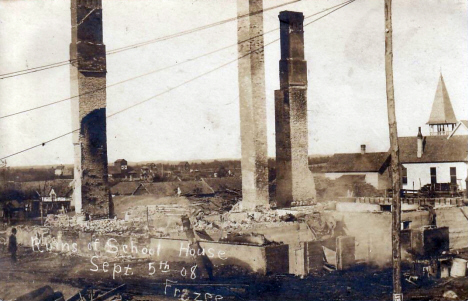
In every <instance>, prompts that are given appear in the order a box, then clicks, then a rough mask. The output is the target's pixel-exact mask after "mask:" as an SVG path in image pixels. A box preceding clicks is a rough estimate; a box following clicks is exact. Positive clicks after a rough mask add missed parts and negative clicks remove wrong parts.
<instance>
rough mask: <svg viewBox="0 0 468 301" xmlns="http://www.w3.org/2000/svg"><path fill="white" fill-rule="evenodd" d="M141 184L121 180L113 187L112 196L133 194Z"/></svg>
mask: <svg viewBox="0 0 468 301" xmlns="http://www.w3.org/2000/svg"><path fill="white" fill-rule="evenodd" d="M139 186H140V183H138V182H119V183H117V184H116V185H114V186H112V187H111V189H110V190H111V194H112V196H118V195H132V194H133V193H134V192H135V191H136V190H137V188H138V187H139Z"/></svg>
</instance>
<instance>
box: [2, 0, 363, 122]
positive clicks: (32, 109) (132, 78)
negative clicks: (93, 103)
mask: <svg viewBox="0 0 468 301" xmlns="http://www.w3.org/2000/svg"><path fill="white" fill-rule="evenodd" d="M353 1H355V0H350V1H346V2H343V3H341V4H338V5H335V6H332V7H329V8H326V9H324V10H322V11H320V12H317V13H314V14H312V15H310V16H307V17H305V18H304V19H308V18H311V17H313V16H316V15H319V14H321V13H323V12H326V11H328V10H330V9H333V8H336V7H338V6H340V7H341V6H343V5H348V4H349V3H351V2H353ZM335 10H336V9H335ZM335 10H333V11H335ZM333 11H332V12H333ZM332 12H330V13H332ZM330 13H328V14H326V15H329V14H330ZM326 15H324V16H326ZM324 16H323V17H324ZM323 17H321V18H323ZM321 18H318V19H317V20H319V19H321ZM315 21H316V20H314V21H312V23H313V22H315ZM308 24H310V23H308ZM308 24H306V25H305V26H307V25H308ZM278 29H279V28H275V29H272V30H269V31H266V32H264V33H263V34H260V35H257V36H254V37H252V38H250V39H246V40H243V41H240V42H237V43H234V44H231V45H228V46H224V47H222V48H218V49H216V50H214V51H211V52H208V53H204V54H202V55H199V56H197V57H194V58H190V59H187V60H185V61H182V62H180V63H175V64H172V65H169V66H166V67H162V68H159V69H156V70H152V71H149V72H147V73H144V74H141V75H138V76H135V77H131V78H128V79H125V80H122V81H120V82H116V83H114V84H111V85H107V86H105V87H102V88H98V89H96V90H93V91H89V92H86V93H82V94H79V95H75V96H71V97H67V98H64V99H61V100H57V101H54V102H50V103H47V104H44V105H41V106H37V107H34V108H30V109H26V110H22V111H18V112H15V113H11V114H7V115H4V116H0V119H5V118H8V117H12V116H15V115H19V114H23V113H27V112H31V111H34V110H37V109H41V108H45V107H48V106H51V105H55V104H58V103H61V102H64V101H67V100H71V99H73V98H76V97H79V96H83V95H88V94H92V93H94V92H98V91H101V90H104V89H106V88H110V87H114V86H117V85H120V84H123V83H126V82H129V81H131V80H135V79H138V78H141V77H144V76H147V75H150V74H155V73H158V72H161V71H164V70H167V69H170V68H172V67H175V66H180V65H183V64H185V63H188V62H192V61H194V60H197V59H200V58H203V57H205V56H208V55H211V54H214V53H217V52H220V51H222V50H225V49H228V48H230V47H233V46H237V45H239V44H242V43H244V42H247V41H249V40H251V39H255V38H258V37H260V36H262V35H266V34H269V33H272V32H275V31H277V30H278ZM39 71H40V70H39Z"/></svg>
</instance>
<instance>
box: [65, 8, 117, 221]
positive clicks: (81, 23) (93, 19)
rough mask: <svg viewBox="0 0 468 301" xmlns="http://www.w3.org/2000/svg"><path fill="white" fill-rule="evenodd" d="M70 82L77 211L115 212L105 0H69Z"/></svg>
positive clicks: (94, 214) (104, 214) (98, 215)
mask: <svg viewBox="0 0 468 301" xmlns="http://www.w3.org/2000/svg"><path fill="white" fill-rule="evenodd" d="M71 39H72V41H71V44H70V61H71V65H70V87H71V95H79V97H78V99H77V100H74V101H72V125H73V130H75V129H80V130H79V132H75V133H73V145H74V152H75V173H74V192H73V199H74V202H75V213H76V214H80V213H83V214H85V215H89V216H91V217H93V218H107V217H111V216H112V215H113V212H112V211H113V209H112V208H113V207H112V199H111V196H110V191H109V184H108V170H107V167H108V164H107V138H106V72H107V71H106V46H105V45H104V43H103V23H102V1H101V0H71Z"/></svg>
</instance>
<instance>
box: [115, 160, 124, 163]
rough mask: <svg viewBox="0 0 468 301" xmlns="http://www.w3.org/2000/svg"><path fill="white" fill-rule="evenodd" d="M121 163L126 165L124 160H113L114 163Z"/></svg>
mask: <svg viewBox="0 0 468 301" xmlns="http://www.w3.org/2000/svg"><path fill="white" fill-rule="evenodd" d="M122 162H126V163H127V160H125V159H117V160H115V162H114V163H122Z"/></svg>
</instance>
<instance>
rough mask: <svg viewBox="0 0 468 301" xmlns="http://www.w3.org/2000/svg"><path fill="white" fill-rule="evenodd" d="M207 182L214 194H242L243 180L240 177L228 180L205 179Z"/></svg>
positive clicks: (228, 178)
mask: <svg viewBox="0 0 468 301" xmlns="http://www.w3.org/2000/svg"><path fill="white" fill-rule="evenodd" d="M202 181H205V182H206V184H208V185H209V186H210V187H211V189H213V191H214V193H216V194H218V193H236V194H242V179H241V178H240V177H226V178H206V179H205V178H204V179H202Z"/></svg>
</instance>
